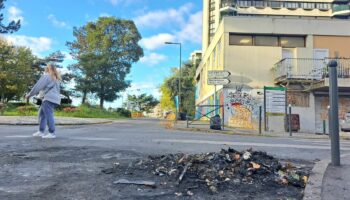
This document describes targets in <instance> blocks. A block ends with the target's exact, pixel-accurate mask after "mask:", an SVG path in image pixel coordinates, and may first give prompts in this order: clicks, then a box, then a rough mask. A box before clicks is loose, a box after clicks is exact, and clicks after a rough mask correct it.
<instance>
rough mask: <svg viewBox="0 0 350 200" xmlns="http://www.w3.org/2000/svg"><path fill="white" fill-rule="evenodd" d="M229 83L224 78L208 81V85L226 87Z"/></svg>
mask: <svg viewBox="0 0 350 200" xmlns="http://www.w3.org/2000/svg"><path fill="white" fill-rule="evenodd" d="M230 82H231V81H230V80H228V79H226V78H221V79H208V85H227V84H229V83H230Z"/></svg>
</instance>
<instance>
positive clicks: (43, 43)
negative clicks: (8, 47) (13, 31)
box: [5, 35, 52, 55]
mask: <svg viewBox="0 0 350 200" xmlns="http://www.w3.org/2000/svg"><path fill="white" fill-rule="evenodd" d="M5 38H6V39H7V40H8V41H9V42H11V43H12V44H13V45H16V46H25V47H29V48H30V49H31V50H32V51H33V53H34V54H35V55H40V54H41V53H43V52H45V51H49V50H51V46H52V39H50V38H48V37H29V36H25V35H6V36H5Z"/></svg>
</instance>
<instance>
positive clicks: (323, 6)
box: [316, 3, 331, 10]
mask: <svg viewBox="0 0 350 200" xmlns="http://www.w3.org/2000/svg"><path fill="white" fill-rule="evenodd" d="M330 7H331V6H330V4H328V3H316V8H318V9H320V10H329V9H330Z"/></svg>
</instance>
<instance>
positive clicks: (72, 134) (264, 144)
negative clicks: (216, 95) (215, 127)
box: [0, 120, 350, 200]
mask: <svg viewBox="0 0 350 200" xmlns="http://www.w3.org/2000/svg"><path fill="white" fill-rule="evenodd" d="M36 129H37V127H35V126H0V177H1V178H0V199H1V200H3V199H4V200H6V199H11V200H12V199H43V200H46V199H50V200H56V199H57V200H61V199H72V200H73V199H142V200H145V199H176V198H175V196H174V191H173V190H174V189H176V188H172V190H171V191H170V193H169V191H168V193H166V191H164V190H162V189H149V188H147V187H136V186H130V187H123V186H116V185H115V184H113V181H115V180H116V179H119V178H125V177H124V176H126V174H124V173H123V172H122V173H115V174H104V173H103V172H102V171H103V169H109V168H111V167H112V166H114V163H116V162H117V163H119V166H120V168H118V169H128V167H129V166H130V164H131V163H133V162H135V161H137V159H144V158H145V157H146V156H147V155H152V154H153V155H154V154H167V153H177V152H183V153H201V152H212V151H218V150H220V149H221V148H228V147H231V148H234V149H236V150H245V149H248V148H253V149H254V150H263V151H266V152H267V153H268V154H271V155H274V156H276V157H278V158H283V159H287V160H288V159H291V160H292V162H294V163H295V162H299V161H298V160H300V162H299V163H306V164H307V163H312V162H313V161H315V160H316V159H324V158H327V157H329V155H330V150H329V141H328V140H310V139H300V138H299V139H296V138H274V137H256V136H254V137H253V136H238V135H224V134H208V133H196V132H184V131H176V130H169V129H165V128H163V127H162V126H161V122H159V121H157V120H125V121H118V122H114V123H111V124H102V125H85V126H61V127H57V136H58V137H57V138H56V139H53V140H52V139H51V140H50V139H41V138H34V137H32V133H33V132H35V131H36ZM342 149H343V152H345V153H349V152H350V141H343V142H342ZM301 160H304V161H301ZM305 160H306V161H311V162H305ZM308 165H310V164H308ZM311 165H312V164H311ZM126 171H127V170H126ZM126 171H125V173H126ZM141 175H142V176H146V177H147V174H145V173H142V174H140V175H139V176H138V175H135V176H136V178H137V177H141ZM132 178H135V177H134V176H132ZM148 178H150V179H151V180H153V179H154V176H151V177H148ZM247 188H248V189H249V188H250V187H247ZM247 188H246V189H247ZM267 191H268V190H267ZM194 193H195V195H194V197H193V198H190V199H216V200H217V199H227V196H229V197H230V199H239V200H240V199H259V200H262V199H271V198H272V197H271V196H263V197H261V195H262V194H259V192H257V191H255V190H251V189H250V190H249V192H243V193H242V194H241V196H240V195H234V196H232V194H231V192H230V191H223V192H220V193H219V194H218V195H209V194H207V193H206V192H205V191H204V192H203V190H200V189H197V190H194ZM247 195H248V196H247ZM259 195H260V196H259ZM279 195H282V196H283V195H284V194H283V193H281V194H279ZM286 198H287V197H286ZM184 199H186V198H184ZM187 199H189V198H187ZM282 199H283V198H282Z"/></svg>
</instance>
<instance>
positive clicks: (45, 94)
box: [26, 65, 61, 139]
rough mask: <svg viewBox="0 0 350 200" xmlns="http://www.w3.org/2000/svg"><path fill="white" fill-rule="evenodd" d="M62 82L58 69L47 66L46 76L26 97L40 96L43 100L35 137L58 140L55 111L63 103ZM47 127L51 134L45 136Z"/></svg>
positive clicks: (43, 76) (41, 78)
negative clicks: (61, 95) (61, 94)
mask: <svg viewBox="0 0 350 200" xmlns="http://www.w3.org/2000/svg"><path fill="white" fill-rule="evenodd" d="M60 81H61V75H60V74H59V72H58V71H57V69H56V67H55V66H53V65H47V66H46V67H45V74H44V75H42V76H41V77H40V79H39V81H38V82H37V83H36V84H35V85H34V87H33V88H32V90H31V91H30V92H29V93H28V94H27V95H26V98H27V99H28V98H30V97H32V96H34V95H37V94H40V96H41V99H42V103H41V105H40V110H39V130H38V131H37V132H36V133H34V134H33V136H34V137H42V138H52V139H53V138H56V134H55V119H54V116H53V111H54V109H55V108H56V107H57V106H59V105H60V103H61V97H60ZM46 125H47V126H48V128H49V133H48V134H46V135H45V129H46Z"/></svg>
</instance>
